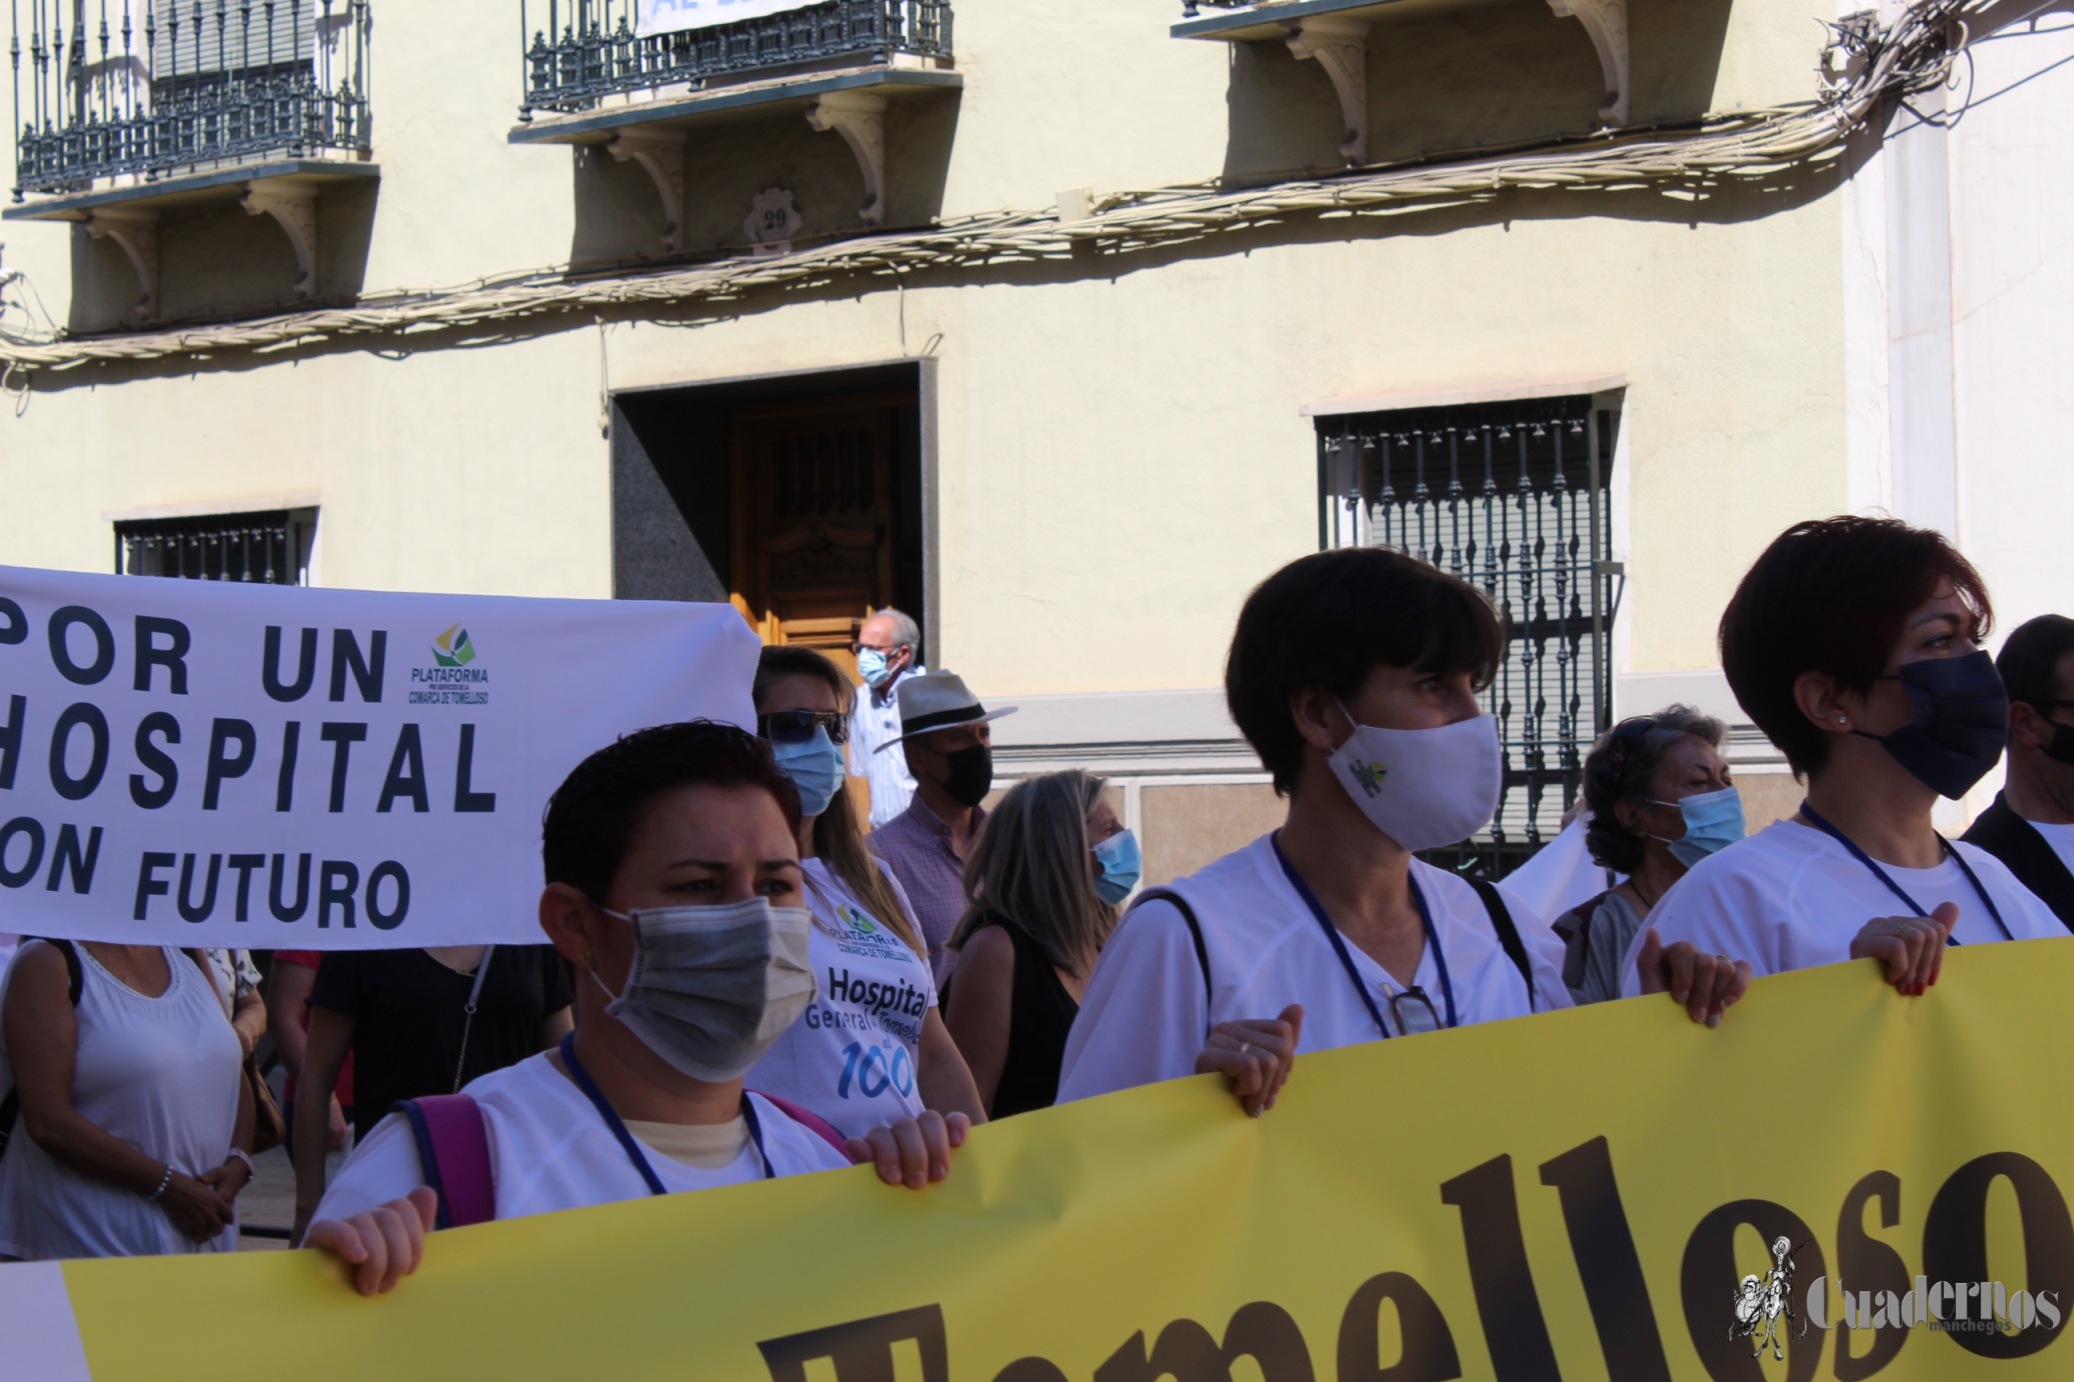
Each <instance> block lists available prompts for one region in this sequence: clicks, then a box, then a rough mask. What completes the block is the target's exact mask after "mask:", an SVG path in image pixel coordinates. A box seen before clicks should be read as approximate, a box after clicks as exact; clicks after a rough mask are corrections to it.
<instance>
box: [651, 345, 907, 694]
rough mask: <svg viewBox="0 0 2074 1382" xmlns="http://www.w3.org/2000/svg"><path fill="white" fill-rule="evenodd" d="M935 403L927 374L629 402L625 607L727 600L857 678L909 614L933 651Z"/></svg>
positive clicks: (764, 383) (804, 381) (838, 373)
mask: <svg viewBox="0 0 2074 1382" xmlns="http://www.w3.org/2000/svg"><path fill="white" fill-rule="evenodd" d="M922 395H923V378H922V367H921V365H920V364H919V363H917V362H912V361H909V362H901V363H898V364H893V365H881V366H871V367H866V368H860V369H849V370H831V371H821V372H816V373H811V374H789V375H777V376H765V377H759V378H753V379H739V380H726V381H721V382H717V383H712V384H700V385H691V386H686V387H682V388H661V389H640V390H629V391H626V392H623V393H619V394H615V395H614V396H613V401H612V548H613V553H612V555H613V595H614V597H615V598H618V599H634V600H711V601H727V602H729V603H732V604H733V605H734V606H735V608H736V609H738V610H740V611H741V612H742V615H743V617H744V618H746V619H747V620H748V621H749V624H750V626H751V627H753V628H754V629H756V631H757V633H758V634H759V635H760V636H761V637H762V638H763V639H764V641H766V642H769V643H804V644H807V645H809V646H813V647H817V648H820V649H821V650H822V651H824V652H826V653H828V654H829V655H830V656H831V657H833V658H835V659H836V661H837V662H839V663H841V664H842V665H844V666H845V668H848V667H849V664H850V661H851V659H850V652H849V648H850V643H851V641H852V639H853V638H854V637H855V633H856V628H857V625H858V624H859V623H861V622H862V621H863V619H864V617H865V616H866V615H867V614H869V613H870V612H871V611H872V610H875V609H882V608H884V607H886V606H887V605H894V606H897V607H898V608H900V609H903V610H905V611H907V612H908V613H909V614H912V615H913V616H914V617H915V619H916V620H917V621H918V622H920V623H922V625H923V641H924V646H925V648H926V647H927V644H928V640H929V628H928V623H927V616H928V615H929V614H931V613H933V610H932V608H931V606H932V604H933V602H932V601H930V600H929V598H928V591H927V588H926V584H925V570H924V567H925V563H924V556H923V554H924V551H925V550H926V544H925V534H924V509H925V505H924V499H925V489H924V479H923V469H924V467H923V457H924V452H925V450H926V447H925V444H924V442H925V438H924V435H923V431H924V420H925V414H924V410H923V403H922Z"/></svg>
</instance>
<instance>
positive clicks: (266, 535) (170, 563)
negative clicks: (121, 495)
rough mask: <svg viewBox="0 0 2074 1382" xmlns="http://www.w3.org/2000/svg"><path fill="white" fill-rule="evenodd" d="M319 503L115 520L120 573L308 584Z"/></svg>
mask: <svg viewBox="0 0 2074 1382" xmlns="http://www.w3.org/2000/svg"><path fill="white" fill-rule="evenodd" d="M316 530H317V511H316V510H315V509H263V510H260V511H258V512H255V513H212V514H204V515H201V516H199V517H195V518H151V519H140V520H136V521H133V522H123V523H117V524H116V525H115V573H116V574H117V575H118V576H180V577H186V578H187V579H189V580H198V581H259V582H261V583H263V584H266V585H308V584H309V583H310V544H311V541H312V539H313V538H314V537H315V536H316Z"/></svg>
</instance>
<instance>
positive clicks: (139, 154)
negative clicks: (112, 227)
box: [8, 0, 370, 201]
mask: <svg viewBox="0 0 2074 1382" xmlns="http://www.w3.org/2000/svg"><path fill="white" fill-rule="evenodd" d="M24 9H26V10H27V11H28V16H27V23H26V25H25V24H24V22H23V15H22V11H23V10H24ZM118 10H119V12H118ZM14 15H15V17H14V33H13V37H12V40H11V42H10V44H9V48H8V55H9V57H10V59H11V60H12V65H13V75H14V121H15V128H16V129H17V130H18V131H19V132H20V142H19V145H18V147H17V150H16V160H15V189H14V195H15V200H16V201H20V200H22V194H23V193H25V192H68V191H77V190H82V189H85V188H87V187H90V186H91V185H92V184H93V181H94V180H95V179H96V178H108V177H117V176H124V175H138V176H143V177H145V178H147V179H150V178H156V177H160V176H163V175H165V174H168V173H171V172H173V171H175V170H176V169H180V168H186V167H192V166H195V165H199V164H208V163H214V162H218V161H221V160H238V159H251V158H256V157H265V156H267V155H274V154H279V155H286V156H289V157H297V158H301V157H310V156H313V155H317V154H321V153H325V152H335V153H352V154H360V155H364V154H366V153H368V152H369V151H370V142H369V134H370V128H369V126H370V121H369V111H368V101H367V86H368V81H367V78H368V67H367V56H368V55H367V48H368V42H367V40H368V0H25V3H22V4H18V5H17V6H16V8H15V11H14ZM24 56H26V57H27V58H28V59H29V63H28V66H29V70H28V72H27V73H26V74H24V73H23V71H22V59H23V57H24ZM24 75H26V76H27V78H28V80H27V83H26V88H27V89H26V91H25V90H24V82H23V77H24Z"/></svg>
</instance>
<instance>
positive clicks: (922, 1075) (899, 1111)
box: [749, 646, 986, 1136]
mask: <svg viewBox="0 0 2074 1382" xmlns="http://www.w3.org/2000/svg"><path fill="white" fill-rule="evenodd" d="M855 695H856V692H855V690H854V688H853V687H851V685H850V681H849V678H847V677H845V676H844V675H843V674H842V672H841V670H839V669H838V668H837V667H836V665H835V664H834V663H832V662H830V661H829V660H828V659H827V658H825V657H823V656H822V655H821V654H819V653H817V652H815V651H814V650H813V649H811V648H801V647H784V646H781V647H772V648H765V649H764V650H763V656H762V658H761V660H760V661H759V662H758V663H757V668H756V687H755V697H756V732H757V733H758V734H760V735H762V736H763V737H764V738H765V739H768V740H769V741H770V744H771V751H772V754H773V755H774V756H775V757H776V758H777V760H778V766H779V767H780V768H782V769H783V770H784V771H785V772H786V774H787V775H788V776H790V777H791V778H792V781H793V785H794V786H796V787H797V788H798V789H799V796H800V809H801V820H800V826H799V856H800V860H801V866H802V869H803V870H804V873H805V881H806V888H805V897H804V905H805V906H806V907H807V908H808V909H809V910H810V911H811V912H812V913H813V918H814V931H813V935H812V936H811V937H810V938H809V947H808V948H809V952H810V957H811V960H812V964H813V970H814V974H815V976H816V978H817V979H818V980H819V990H820V991H819V993H818V994H817V995H816V996H815V998H814V1001H813V1002H812V1003H810V1004H808V1005H807V1010H806V1012H805V1013H804V1014H803V1015H802V1016H801V1017H800V1018H799V1020H798V1021H796V1022H794V1023H793V1024H792V1026H791V1027H790V1028H789V1029H788V1030H787V1031H786V1033H785V1035H784V1036H782V1037H780V1038H779V1039H778V1043H777V1044H776V1045H775V1046H773V1047H772V1048H771V1050H770V1052H769V1054H767V1055H765V1056H764V1058H763V1059H762V1061H761V1062H759V1063H758V1065H757V1067H756V1068H755V1070H753V1071H751V1072H750V1075H749V1083H750V1085H751V1086H752V1087H753V1088H755V1089H758V1090H761V1091H764V1092H767V1093H769V1094H772V1095H775V1096H777V1097H779V1098H783V1099H789V1100H791V1101H793V1102H794V1103H797V1104H799V1105H801V1106H803V1107H805V1108H807V1109H809V1110H811V1111H812V1112H814V1113H816V1114H818V1115H819V1116H820V1117H822V1118H823V1119H825V1120H827V1121H828V1122H829V1123H830V1124H832V1125H833V1126H834V1127H835V1128H837V1129H838V1130H839V1131H841V1132H842V1133H844V1134H845V1135H846V1136H855V1135H857V1134H858V1133H861V1132H863V1131H864V1130H866V1129H869V1128H873V1127H878V1126H881V1125H884V1124H892V1123H897V1122H898V1121H899V1120H901V1119H903V1118H917V1117H919V1116H920V1115H921V1114H922V1113H923V1112H924V1111H925V1110H934V1111H935V1112H937V1113H941V1114H945V1115H949V1114H952V1113H962V1114H965V1115H966V1116H967V1117H969V1118H971V1120H972V1121H973V1122H974V1123H983V1122H985V1121H986V1107H985V1105H984V1104H982V1103H981V1102H980V1097H979V1090H978V1088H977V1087H976V1086H975V1085H974V1084H973V1081H972V1072H971V1071H970V1070H969V1069H967V1068H966V1065H965V1058H964V1057H963V1056H962V1055H960V1054H959V1052H958V1046H957V1043H956V1042H954V1041H953V1040H951V1034H950V1030H949V1029H948V1028H946V1027H945V1026H944V1023H943V1018H942V1016H941V1015H940V1014H939V1013H938V1011H937V995H936V982H935V980H934V978H932V977H931V974H930V970H929V952H928V949H927V947H926V946H925V945H924V944H923V942H922V937H921V933H920V931H919V930H918V929H917V928H916V926H915V923H914V918H913V913H912V909H911V908H910V907H909V906H908V902H907V898H906V897H905V896H904V895H903V894H902V892H901V889H900V884H899V883H898V882H896V881H895V880H894V877H893V874H892V872H891V871H890V870H889V869H887V867H886V866H885V865H884V864H883V863H881V862H880V861H879V860H877V859H874V858H873V857H872V856H871V855H870V854H868V853H866V852H865V849H864V836H863V833H862V832H861V831H860V830H859V828H858V825H857V808H856V806H855V805H854V804H853V802H852V801H851V798H850V794H849V792H848V791H847V790H845V786H844V780H843V779H844V772H843V745H844V743H845V741H846V740H847V739H848V737H849V727H850V710H851V704H852V702H853V700H854V699H855Z"/></svg>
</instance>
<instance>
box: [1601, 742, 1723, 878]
mask: <svg viewBox="0 0 2074 1382" xmlns="http://www.w3.org/2000/svg"><path fill="white" fill-rule="evenodd" d="M1722 733H1723V728H1722V724H1721V721H1719V720H1717V719H1715V718H1714V717H1713V716H1712V715H1702V714H1700V712H1699V711H1697V710H1694V709H1693V708H1692V707H1691V706H1689V705H1672V706H1666V707H1664V708H1663V709H1662V710H1659V711H1657V712H1656V713H1655V714H1653V715H1637V716H1635V717H1634V718H1633V719H1628V720H1622V721H1621V722H1620V723H1619V724H1617V725H1615V726H1614V727H1613V728H1612V729H1609V730H1607V731H1606V733H1605V734H1604V735H1602V736H1601V737H1600V739H1599V742H1598V743H1596V744H1594V745H1592V749H1591V752H1590V753H1588V754H1586V755H1585V756H1584V804H1585V807H1586V809H1588V810H1589V811H1590V812H1591V823H1590V824H1588V825H1587V826H1585V828H1584V847H1585V850H1586V852H1588V853H1589V854H1590V855H1591V857H1592V862H1593V863H1595V864H1598V865H1599V866H1600V867H1601V868H1609V869H1612V870H1613V871H1614V872H1615V873H1633V872H1635V870H1637V869H1639V868H1641V867H1642V853H1643V850H1644V849H1645V848H1646V846H1645V845H1644V844H1643V842H1642V841H1641V840H1640V839H1638V838H1636V837H1635V836H1634V835H1632V834H1630V833H1629V831H1628V828H1627V827H1626V826H1624V825H1622V824H1621V823H1620V813H1619V812H1618V811H1616V810H1614V807H1615V806H1616V805H1617V804H1619V803H1620V802H1623V801H1649V800H1653V799H1654V796H1655V791H1654V788H1653V787H1652V785H1651V784H1653V783H1654V782H1655V781H1656V770H1657V768H1658V767H1659V766H1660V765H1661V764H1662V763H1663V761H1664V750H1666V749H1668V748H1670V747H1671V745H1673V744H1675V743H1677V742H1678V741H1679V740H1680V739H1683V738H1686V737H1687V736H1690V737H1692V738H1694V739H1698V740H1699V741H1700V742H1702V743H1705V744H1711V745H1712V746H1713V747H1715V748H1717V749H1718V748H1720V747H1721V736H1722Z"/></svg>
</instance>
